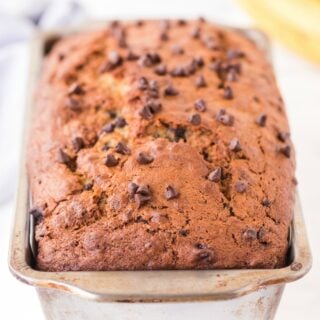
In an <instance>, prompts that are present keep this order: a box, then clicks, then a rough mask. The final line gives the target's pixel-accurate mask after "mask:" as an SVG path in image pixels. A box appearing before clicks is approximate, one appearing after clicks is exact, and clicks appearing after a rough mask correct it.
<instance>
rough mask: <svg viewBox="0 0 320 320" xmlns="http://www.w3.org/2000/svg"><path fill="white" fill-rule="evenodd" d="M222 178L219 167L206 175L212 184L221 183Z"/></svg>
mask: <svg viewBox="0 0 320 320" xmlns="http://www.w3.org/2000/svg"><path fill="white" fill-rule="evenodd" d="M221 178H222V169H221V168H220V167H218V168H216V169H214V170H212V171H211V172H210V173H209V174H208V180H210V181H213V182H219V181H221Z"/></svg>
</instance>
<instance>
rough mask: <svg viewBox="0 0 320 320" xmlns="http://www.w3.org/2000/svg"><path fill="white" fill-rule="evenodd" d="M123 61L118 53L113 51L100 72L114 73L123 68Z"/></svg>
mask: <svg viewBox="0 0 320 320" xmlns="http://www.w3.org/2000/svg"><path fill="white" fill-rule="evenodd" d="M122 63H123V59H122V57H121V56H120V54H119V53H118V52H117V51H111V52H110V53H109V55H108V60H107V62H106V63H105V64H104V65H102V66H101V68H100V72H102V73H103V72H107V71H112V70H114V69H115V68H117V67H119V66H121V65H122Z"/></svg>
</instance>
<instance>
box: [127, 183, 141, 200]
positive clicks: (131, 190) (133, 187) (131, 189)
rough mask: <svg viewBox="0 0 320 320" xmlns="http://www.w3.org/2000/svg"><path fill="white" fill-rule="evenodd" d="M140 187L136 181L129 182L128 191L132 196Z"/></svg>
mask: <svg viewBox="0 0 320 320" xmlns="http://www.w3.org/2000/svg"><path fill="white" fill-rule="evenodd" d="M138 188H139V186H138V185H137V184H136V183H134V182H129V184H128V192H129V195H130V196H131V197H133V196H134V195H135V193H136V192H137V190H138Z"/></svg>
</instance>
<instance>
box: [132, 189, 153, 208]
mask: <svg viewBox="0 0 320 320" xmlns="http://www.w3.org/2000/svg"><path fill="white" fill-rule="evenodd" d="M134 200H135V202H136V203H137V205H138V209H139V208H141V207H142V206H143V205H145V204H146V203H148V202H149V201H150V200H151V196H145V195H142V194H138V193H136V194H135V195H134Z"/></svg>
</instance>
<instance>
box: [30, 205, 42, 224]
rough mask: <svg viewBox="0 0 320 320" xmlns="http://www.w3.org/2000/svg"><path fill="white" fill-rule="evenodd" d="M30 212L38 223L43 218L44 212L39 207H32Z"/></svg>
mask: <svg viewBox="0 0 320 320" xmlns="http://www.w3.org/2000/svg"><path fill="white" fill-rule="evenodd" d="M29 214H30V215H32V216H33V217H34V219H35V222H36V223H38V222H40V221H41V220H42V219H43V213H42V211H41V210H40V209H38V208H32V209H31V210H30V211H29Z"/></svg>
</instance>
